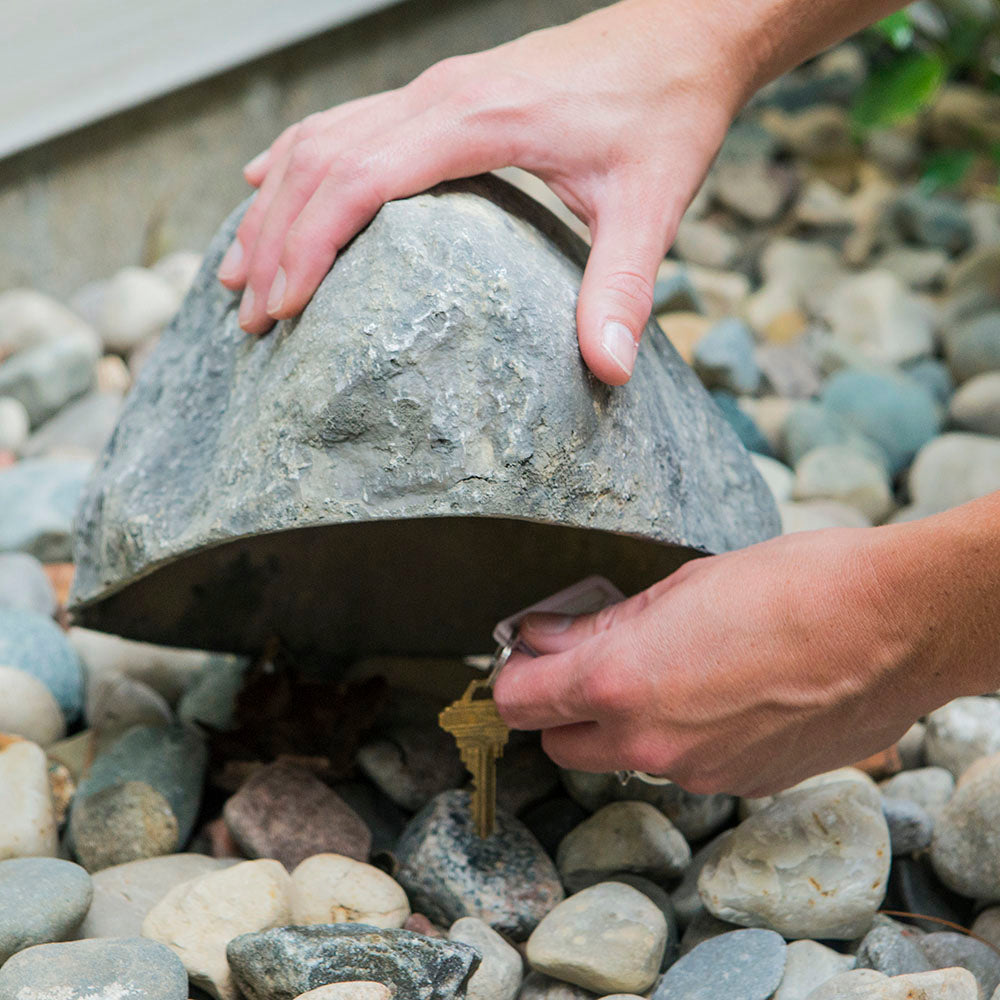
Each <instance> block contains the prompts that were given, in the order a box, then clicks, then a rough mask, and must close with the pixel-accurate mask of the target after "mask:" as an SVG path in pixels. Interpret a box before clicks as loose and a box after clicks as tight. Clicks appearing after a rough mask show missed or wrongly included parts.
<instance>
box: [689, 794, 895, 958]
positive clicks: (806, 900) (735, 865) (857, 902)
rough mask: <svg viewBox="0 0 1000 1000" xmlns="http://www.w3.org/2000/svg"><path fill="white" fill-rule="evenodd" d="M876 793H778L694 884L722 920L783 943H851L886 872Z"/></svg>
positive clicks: (874, 904) (885, 838)
mask: <svg viewBox="0 0 1000 1000" xmlns="http://www.w3.org/2000/svg"><path fill="white" fill-rule="evenodd" d="M889 863H890V851H889V831H888V829H887V827H886V822H885V819H884V817H883V815H882V807H881V797H880V796H879V794H878V792H877V791H875V790H874V789H873V788H868V787H866V786H865V785H864V784H862V783H861V782H857V781H840V782H834V783H831V784H821V785H819V786H814V787H806V788H802V789H801V790H799V791H790V792H785V793H783V794H781V795H779V796H777V797H776V798H775V799H774V801H773V802H772V803H771V804H770V805H769V806H767V807H766V808H765V809H763V810H761V811H760V812H758V813H756V814H755V815H753V816H751V817H750V818H749V819H747V820H745V821H744V822H743V823H742V824H741V825H740V826H738V827H737V828H736V829H735V830H734V831H733V834H732V836H730V837H729V838H728V839H727V840H726V842H725V843H724V844H723V845H722V847H721V849H720V851H719V853H718V854H717V855H715V856H714V857H713V858H710V859H709V860H708V861H707V862H706V864H705V867H704V868H703V869H702V871H701V875H700V876H699V879H698V891H699V893H700V894H701V898H702V900H703V902H704V903H705V905H706V907H708V909H709V910H710V911H711V912H712V913H713V914H715V916H717V917H719V918H720V919H722V920H729V921H732V922H734V923H739V924H743V925H746V926H755V927H767V928H770V929H771V930H775V931H778V932H779V933H781V934H784V935H786V936H787V937H790V938H804V937H817V938H852V937H856V936H857V935H858V934H863V933H864V932H865V931H866V930H868V928H869V926H870V925H871V922H872V918H873V917H874V915H875V911H876V909H877V908H878V906H879V904H880V903H881V901H882V898H883V896H884V895H885V891H886V880H887V879H888V876H889Z"/></svg>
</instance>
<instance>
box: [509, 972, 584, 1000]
mask: <svg viewBox="0 0 1000 1000" xmlns="http://www.w3.org/2000/svg"><path fill="white" fill-rule="evenodd" d="M596 996H597V994H596V993H591V992H590V990H585V989H583V988H582V987H581V986H574V985H573V984H572V983H564V982H563V981H562V980H561V979H555V978H553V977H552V976H546V975H543V974H542V973H541V972H529V973H528V974H527V975H526V976H525V977H524V983H523V984H522V985H521V990H520V992H519V993H518V994H517V1000H591V998H594V997H596Z"/></svg>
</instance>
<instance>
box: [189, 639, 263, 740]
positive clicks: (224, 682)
mask: <svg viewBox="0 0 1000 1000" xmlns="http://www.w3.org/2000/svg"><path fill="white" fill-rule="evenodd" d="M219 661H220V662H218V663H217V664H213V666H212V668H211V669H209V670H203V671H202V672H201V673H200V675H198V676H196V677H195V678H194V680H193V683H192V684H191V686H190V687H189V688H188V689H187V690H186V691H185V692H184V694H183V695H182V696H181V700H180V701H179V702H178V704H177V718H178V719H180V721H181V722H187V723H198V722H200V723H204V724H205V725H208V726H210V727H211V728H212V729H213V730H215V731H217V732H220V733H227V732H230V731H232V730H233V729H235V728H236V726H237V716H236V699H237V697H238V696H239V693H240V691H242V690H243V680H244V677H245V676H246V672H247V667H248V665H249V664H248V663H247V661H246V660H245V659H243V658H242V657H236V656H233V657H228V658H223V657H219Z"/></svg>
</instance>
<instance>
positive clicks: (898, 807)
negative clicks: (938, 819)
mask: <svg viewBox="0 0 1000 1000" xmlns="http://www.w3.org/2000/svg"><path fill="white" fill-rule="evenodd" d="M882 814H883V815H884V816H885V822H886V824H887V826H888V827H889V842H890V843H891V845H892V853H893V855H897V854H912V853H913V852H914V851H922V850H923V849H924V848H925V847H927V846H929V844H930V842H931V838H932V837H933V836H934V820H933V818H932V817H931V815H930V813H928V812H927V810H926V809H925V808H924V807H923V806H921V805H918V804H917V803H916V802H910V801H908V800H907V799H889V798H883V799H882Z"/></svg>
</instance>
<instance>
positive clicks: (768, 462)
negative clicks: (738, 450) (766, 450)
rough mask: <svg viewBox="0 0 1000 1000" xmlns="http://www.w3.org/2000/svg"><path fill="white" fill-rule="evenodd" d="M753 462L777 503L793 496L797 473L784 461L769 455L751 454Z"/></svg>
mask: <svg viewBox="0 0 1000 1000" xmlns="http://www.w3.org/2000/svg"><path fill="white" fill-rule="evenodd" d="M750 457H751V458H752V459H753V464H754V465H755V466H756V467H757V471H758V472H759V473H760V474H761V476H762V477H763V479H764V482H765V483H767V487H768V489H769V490H770V491H771V494H772V495H773V496H774V499H775V501H776V502H777V503H784V502H785V501H786V500H791V498H792V487H793V485H794V483H795V473H794V472H792V470H791V469H790V468H788V466H787V465H785V463H784V462H779V461H778V460H777V459H775V458H769V457H768V456H767V455H751V456H750Z"/></svg>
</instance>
